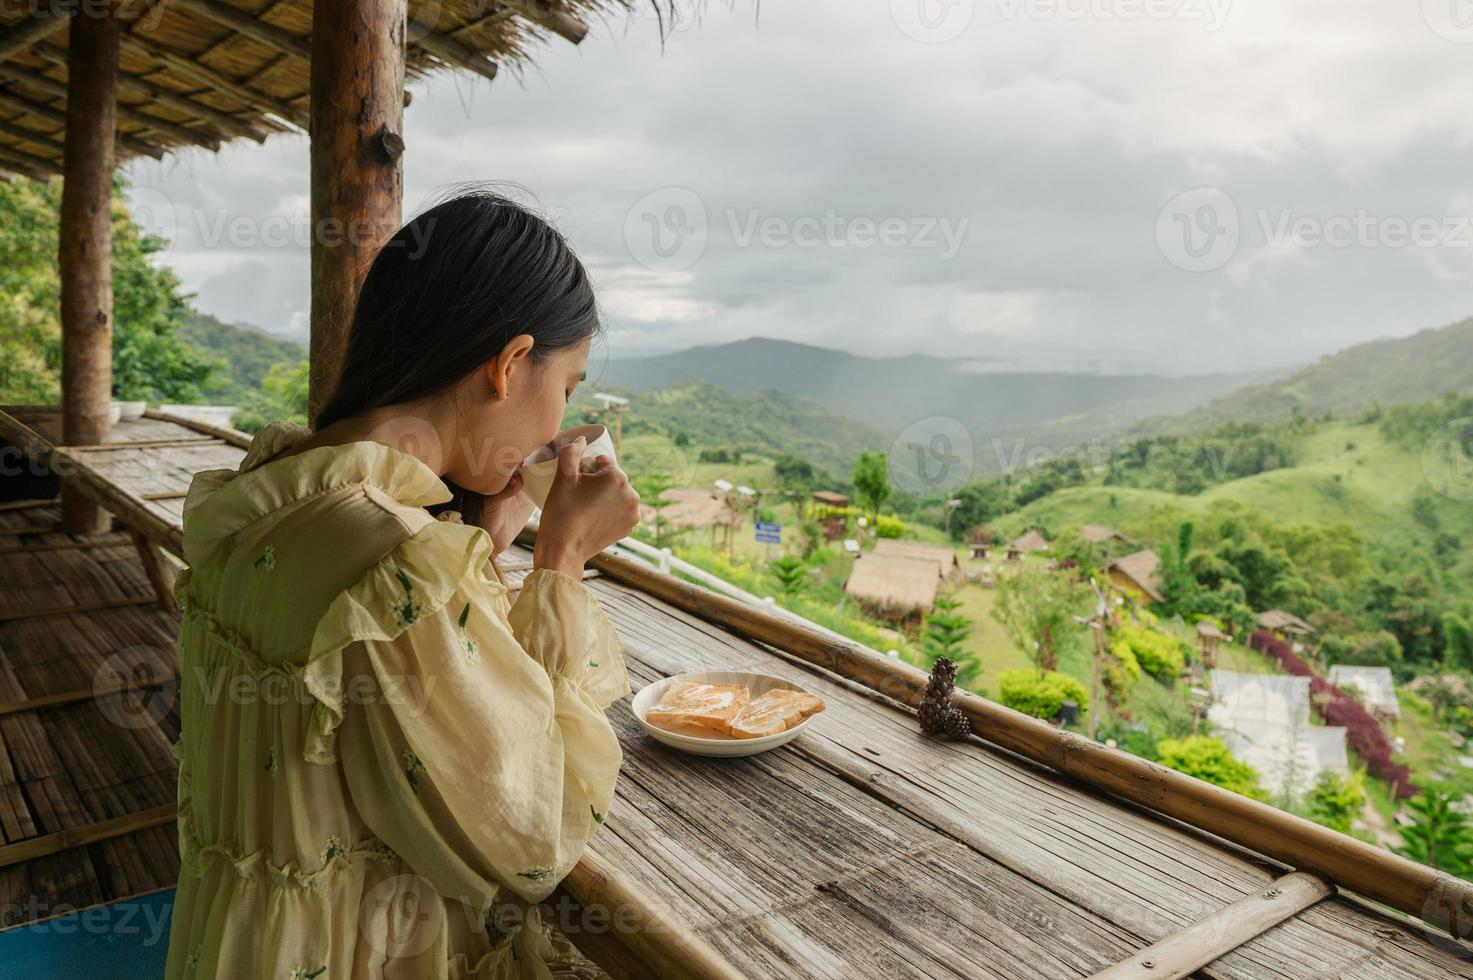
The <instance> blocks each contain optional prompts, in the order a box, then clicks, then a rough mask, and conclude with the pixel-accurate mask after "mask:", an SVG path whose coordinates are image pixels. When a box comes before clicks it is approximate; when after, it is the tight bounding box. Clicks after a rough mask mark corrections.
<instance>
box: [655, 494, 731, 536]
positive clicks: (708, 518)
mask: <svg viewBox="0 0 1473 980" xmlns="http://www.w3.org/2000/svg"><path fill="white" fill-rule="evenodd" d="M660 499H661V500H669V501H673V502H672V503H671V504H670V505H669V506H668V507H662V508H660V510H659V516H661V517H663V518H664V519H665V520H666V521H668V522H669V524H668V526H669V527H670V528H671V529H672V530H677V531H678V530H681V529H682V528H691V527H710V526H711V525H713V524H727V523H729V522H730V521H731V519H732V517H734V516H735V512H734V511H733V510H732V509H731V508H730V507H729V506H727V503H726V498H725V497H724V496H723V495H722V494H718V493H715V492H713V491H710V490H700V489H688V488H683V487H671V488H669V489H668V490H666V491H664V492H663V493H661V494H660ZM655 515H656V511H655V508H653V507H651V506H650V505H649V504H640V505H639V519H640V521H641V522H644V523H647V524H653V523H654V520H655Z"/></svg>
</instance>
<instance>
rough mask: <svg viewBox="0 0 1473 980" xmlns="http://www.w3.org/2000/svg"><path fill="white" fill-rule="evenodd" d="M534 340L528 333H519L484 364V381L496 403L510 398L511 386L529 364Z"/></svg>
mask: <svg viewBox="0 0 1473 980" xmlns="http://www.w3.org/2000/svg"><path fill="white" fill-rule="evenodd" d="M535 344H536V338H534V337H533V336H532V335H531V334H529V333H519V334H517V335H516V336H515V337H513V338H512V339H511V340H508V341H507V342H506V346H505V347H503V348H501V353H499V354H497V355H496V356H495V357H493V358H492V359H491V360H489V361H487V362H486V366H485V369H484V370H485V373H486V381H487V382H488V383H489V384H490V385H491V397H492V398H493V399H495V400H497V401H501V400H504V399H506V398H509V397H511V389H512V385H513V384H514V383H515V381H514V379H515V378H516V377H517V376H518V374H519V373H520V372H521V371H522V370H524V369H525V368H526V367H527V366H529V365H530V364H531V357H530V355H531V353H532V347H533V346H534V345H535Z"/></svg>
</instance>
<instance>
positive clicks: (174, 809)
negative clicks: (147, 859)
mask: <svg viewBox="0 0 1473 980" xmlns="http://www.w3.org/2000/svg"><path fill="white" fill-rule="evenodd" d="M178 816H179V804H177V803H165V804H164V805H163V806H156V807H154V808H153V809H151V810H140V811H138V812H137V813H125V814H124V815H123V816H121V817H113V818H112V819H110V820H100V821H98V822H97V823H92V824H86V825H85V826H82V827H72V828H69V829H67V830H62V831H58V832H56V833H54V834H46V835H45V836H43V837H32V838H31V839H30V840H23V841H19V842H17V843H15V844H6V845H5V846H4V847H0V868H8V867H10V866H12V865H15V864H20V863H21V862H22V861H32V860H35V859H36V858H39V857H46V856H47V855H49V854H58V853H60V852H61V851H66V850H70V849H71V848H73V847H81V846H82V845H84V844H96V843H97V842H98V841H105V840H112V839H113V838H114V837H121V836H123V835H124V834H131V833H133V832H134V831H135V830H147V829H148V828H150V827H160V826H163V825H164V824H170V823H173V822H174V821H175V820H176V819H178Z"/></svg>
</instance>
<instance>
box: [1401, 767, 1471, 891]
mask: <svg viewBox="0 0 1473 980" xmlns="http://www.w3.org/2000/svg"><path fill="white" fill-rule="evenodd" d="M1462 801H1463V794H1462V793H1459V792H1457V791H1455V790H1453V789H1452V788H1451V787H1448V786H1441V785H1431V786H1427V787H1425V788H1424V789H1423V790H1422V792H1421V793H1419V794H1417V795H1416V796H1414V797H1412V798H1411V799H1410V800H1408V801H1407V809H1408V810H1409V811H1411V813H1410V815H1411V818H1412V823H1411V825H1410V826H1408V827H1403V828H1401V839H1402V844H1401V846H1400V847H1394V848H1392V850H1394V851H1396V853H1398V854H1400V855H1401V856H1402V857H1409V858H1411V859H1412V860H1413V861H1420V862H1421V863H1422V864H1425V865H1429V866H1431V867H1434V868H1437V869H1438V870H1441V871H1446V872H1447V873H1448V874H1453V875H1457V876H1459V877H1467V876H1468V875H1469V874H1470V873H1473V824H1470V823H1469V820H1468V817H1467V816H1466V815H1465V814H1463V813H1462V812H1460V811H1459V810H1457V809H1456V806H1457V805H1458V804H1459V803H1461V802H1462Z"/></svg>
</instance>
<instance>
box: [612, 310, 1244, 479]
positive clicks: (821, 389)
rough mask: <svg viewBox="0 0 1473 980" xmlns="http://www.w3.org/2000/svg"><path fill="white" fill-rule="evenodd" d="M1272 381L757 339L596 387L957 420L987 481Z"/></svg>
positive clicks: (700, 351)
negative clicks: (973, 364)
mask: <svg viewBox="0 0 1473 980" xmlns="http://www.w3.org/2000/svg"><path fill="white" fill-rule="evenodd" d="M1264 377H1265V376H1264V375H1262V374H1259V375H1211V376H1206V377H1195V378H1167V377H1159V376H1155V375H1138V376H1108V375H1092V374H1068V373H1056V374H1027V373H975V372H969V371H964V370H961V369H960V368H959V367H958V365H957V363H956V362H955V361H952V360H948V359H945V358H939V357H932V356H929V355H925V354H912V355H908V356H904V357H892V358H871V357H860V356H858V355H855V354H850V353H847V352H845V351H839V350H832V349H829V348H824V347H815V346H812V345H809V344H800V343H795V342H793V341H787V340H774V339H771V338H767V337H752V338H748V339H746V340H739V341H735V342H733V343H728V344H718V345H705V346H699V347H692V348H689V349H687V350H683V351H676V352H674V353H670V354H662V355H657V356H653V357H643V358H635V359H613V360H610V361H608V362H606V364H605V365H604V367H603V368H602V370H601V371H599V372H598V379H597V382H596V383H597V384H600V385H617V386H621V387H624V388H628V389H633V390H635V391H649V390H653V389H659V388H665V387H668V386H670V385H673V384H676V383H677V382H682V381H705V382H709V383H710V384H712V385H715V386H717V387H718V388H724V389H727V390H729V391H733V392H738V393H742V394H753V393H756V392H758V391H761V390H763V389H771V390H774V391H777V392H781V393H783V394H785V395H789V396H793V397H796V398H809V399H812V400H813V401H815V402H817V403H819V404H820V405H822V406H823V407H825V408H827V409H828V410H830V411H831V412H835V413H837V414H839V415H845V416H848V417H850V418H853V419H856V420H859V421H861V422H864V423H866V424H868V425H870V426H874V427H876V428H878V429H881V430H883V431H885V432H888V433H892V434H893V433H899V432H900V431H902V430H904V429H906V428H907V427H908V426H910V425H912V424H913V423H915V422H918V421H920V420H923V419H928V418H937V417H939V418H951V419H956V420H958V421H960V422H961V423H963V424H964V425H965V426H966V427H967V429H968V431H969V432H970V433H971V434H972V438H973V440H974V442H977V443H979V445H978V447H977V448H978V451H979V454H980V455H979V459H978V463H979V465H980V466H981V467H982V469H983V471H993V470H996V469H997V468H998V466H997V463H998V461H997V460H996V459H995V458H994V457H995V456H996V454H995V453H990V452H987V451H985V447H986V446H987V445H988V444H989V443H991V441H992V440H1001V442H1002V443H1011V442H1015V441H1016V440H1018V439H1022V440H1024V441H1025V442H1026V443H1028V444H1029V446H1030V447H1032V446H1043V447H1044V448H1048V449H1052V450H1055V451H1061V450H1063V449H1065V448H1067V447H1069V446H1070V445H1075V444H1078V443H1081V442H1084V441H1086V440H1090V439H1096V438H1102V437H1105V436H1109V435H1112V434H1114V433H1115V432H1118V431H1119V430H1120V429H1122V428H1125V427H1126V426H1128V425H1130V424H1131V423H1132V422H1136V421H1139V420H1141V419H1145V418H1149V417H1152V416H1158V415H1171V414H1178V413H1181V412H1185V411H1188V410H1189V409H1192V408H1194V407H1197V406H1199V405H1202V404H1205V403H1206V402H1208V401H1210V400H1212V399H1213V398H1218V397H1220V396H1223V395H1226V394H1227V393H1229V392H1231V391H1233V390H1235V389H1237V388H1239V387H1241V386H1242V385H1243V384H1244V383H1246V382H1249V381H1261V380H1263V379H1264ZM876 448H880V447H876ZM1008 451H1009V452H1011V451H1012V449H1011V447H1010V448H1009V450H1008Z"/></svg>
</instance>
